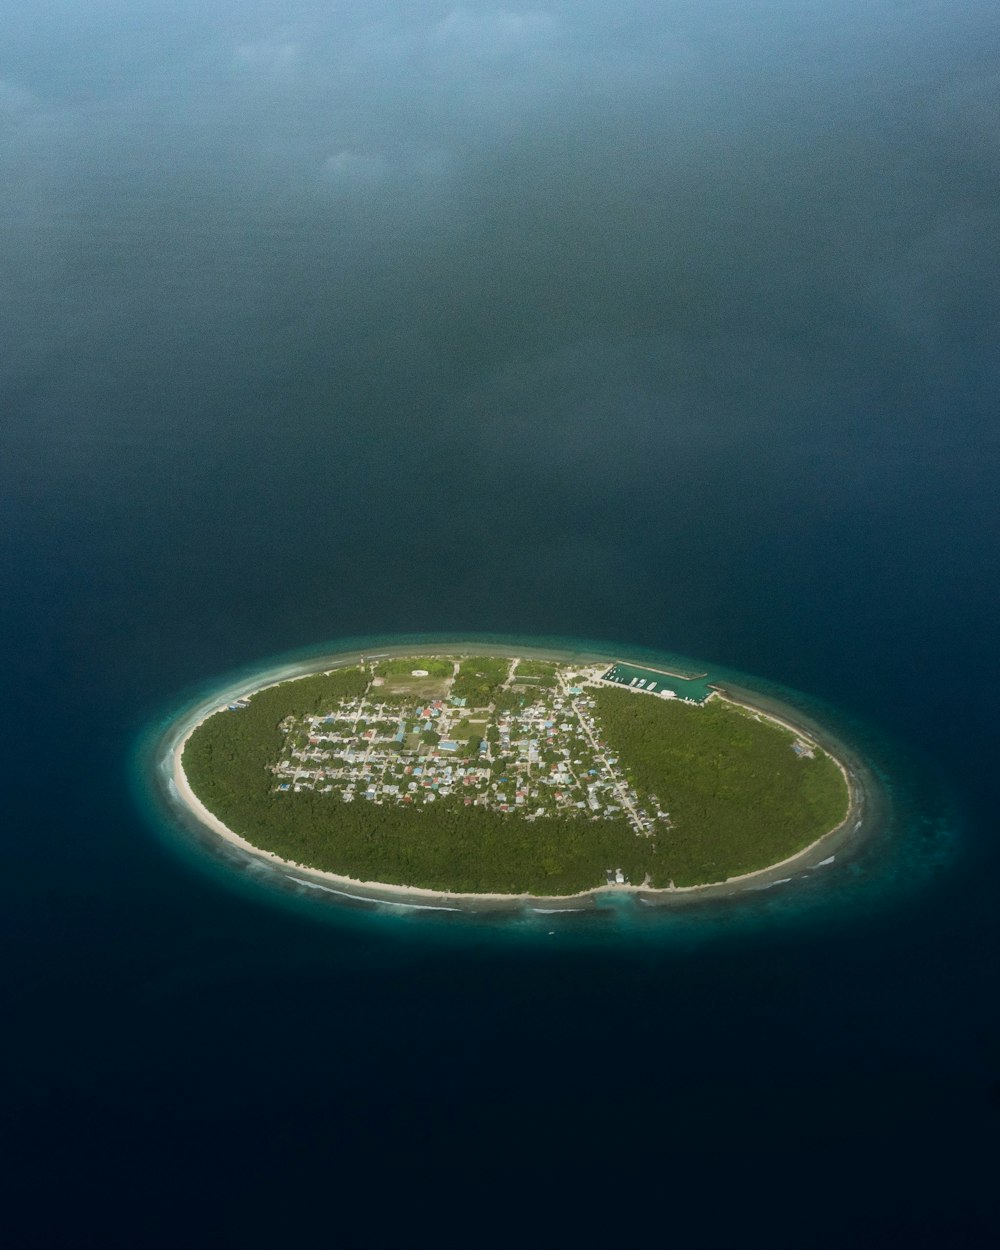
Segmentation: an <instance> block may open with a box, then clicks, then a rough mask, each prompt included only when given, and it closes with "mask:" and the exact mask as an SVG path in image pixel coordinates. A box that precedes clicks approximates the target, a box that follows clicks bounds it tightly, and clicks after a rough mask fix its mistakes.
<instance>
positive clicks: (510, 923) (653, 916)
mask: <svg viewBox="0 0 1000 1250" xmlns="http://www.w3.org/2000/svg"><path fill="white" fill-rule="evenodd" d="M457 644H461V648H460V649H461V650H466V651H467V650H469V649H470V648H471V649H473V650H474V649H483V650H489V649H496V650H497V651H498V652H505V651H509V652H511V653H517V652H519V651H522V650H523V651H524V652H526V653H531V652H532V651H535V652H537V653H539V654H547V655H551V656H554V657H559V658H566V659H571V658H578V659H581V660H583V659H599V658H601V657H606V656H609V655H614V656H617V657H625V656H629V657H631V659H632V664H631V665H629V664H627V663H626V662H625V661H624V660H623V665H624V666H625V667H624V671H625V675H626V677H627V678H628V679H630V678H631V676H632V675H635V674H640V673H642V674H647V675H648V674H649V673H650V672H653V671H660V668H661V667H662V668H666V669H670V670H672V671H674V672H685V673H696V672H701V673H704V674H705V676H704V677H702V678H700V679H696V680H695V681H693V682H692V685H698V686H699V688H700V689H704V692H705V694H707V693H708V692H709V686H710V685H724V686H726V687H729V688H732V689H734V690H744V691H749V692H752V693H753V694H754V695H756V696H758V697H763V699H764V700H765V702H766V701H767V700H768V699H770V700H773V701H774V702H775V703H776V704H777V705H778V706H779V707H780V709H781V710H785V711H789V710H790V711H791V713H792V714H793V715H798V716H800V717H801V718H802V720H803V722H804V723H808V724H809V725H815V726H816V727H817V728H818V729H819V730H820V731H821V732H825V733H826V734H827V735H829V737H830V739H831V742H832V743H833V744H834V745H835V748H836V749H841V750H843V752H844V755H845V757H846V758H847V759H848V761H849V762H850V763H851V764H852V765H854V766H857V767H859V768H860V771H861V772H862V774H863V775H864V776H865V778H866V779H867V799H866V804H867V809H868V810H867V811H866V812H865V813H864V819H865V828H864V830H863V831H862V833H861V834H860V835H858V834H855V835H854V836H849V837H846V838H844V839H843V840H838V842H837V845H836V846H830V847H829V849H828V851H825V852H824V854H823V856H822V859H820V860H819V861H818V862H816V863H813V862H808V863H805V864H792V865H790V866H789V867H788V869H787V872H780V873H779V872H775V873H773V874H770V875H769V876H768V877H767V878H765V879H762V880H761V881H760V882H758V883H755V884H754V885H753V886H752V888H750V889H748V890H745V891H740V892H734V893H732V894H730V895H727V896H725V897H718V896H711V895H709V896H699V895H698V894H691V895H687V896H684V897H683V898H682V899H681V900H680V902H679V903H678V902H674V903H673V904H672V905H671V906H669V907H664V906H657V905H654V904H653V902H652V901H651V900H649V901H644V900H641V899H636V898H634V897H632V896H623V897H615V896H607V895H603V896H598V898H597V905H596V909H591V908H589V907H588V906H586V905H585V904H583V905H581V904H577V905H570V906H569V908H568V909H566V910H564V907H565V905H561V904H559V903H544V902H543V903H540V904H538V905H534V904H531V903H528V904H525V905H518V906H516V907H515V908H513V909H511V908H502V909H499V908H498V909H495V910H485V911H484V910H478V911H477V910H475V909H474V908H472V907H470V906H469V905H468V904H466V905H463V904H462V903H461V902H460V901H457V900H456V901H455V902H450V901H447V900H439V899H433V900H427V901H426V902H421V901H413V902H403V901H400V900H395V899H391V898H389V899H384V900H381V901H372V900H371V899H369V898H366V897H365V896H364V892H360V893H358V894H352V893H351V890H350V887H343V888H340V887H337V888H334V886H332V885H331V884H330V883H325V884H324V883H323V882H321V881H317V880H309V878H308V875H307V874H303V873H302V872H300V871H297V870H295V869H283V868H281V867H279V866H276V865H271V864H268V863H266V862H265V861H263V860H260V859H257V858H256V857H254V856H252V855H250V854H247V853H244V852H243V851H241V850H240V849H239V848H235V847H232V846H229V845H227V844H225V843H224V842H222V840H221V839H219V838H218V837H216V836H215V835H214V834H212V833H211V832H210V831H208V830H205V829H204V828H203V827H202V826H201V825H200V824H199V822H198V821H197V819H196V818H195V817H193V815H192V814H191V813H189V812H188V811H187V809H186V808H185V807H184V805H183V803H181V802H180V801H179V800H178V799H177V796H176V792H175V791H174V790H173V784H172V779H171V777H170V772H171V768H172V755H173V748H174V746H175V744H176V743H177V742H179V740H180V738H181V737H182V736H183V734H184V733H185V732H186V731H187V729H188V728H189V727H190V725H191V724H193V723H195V722H196V721H197V720H198V719H200V717H201V716H203V715H204V714H205V712H206V711H208V710H210V709H211V708H214V707H217V706H219V705H220V704H222V703H224V702H226V701H227V700H228V699H230V698H233V697H235V696H236V695H238V694H242V693H247V692H249V691H251V690H253V689H255V688H257V687H258V686H259V685H260V684H262V682H269V681H274V680H279V679H283V678H286V677H289V676H293V675H295V674H296V673H299V672H308V671H314V670H315V669H316V668H317V666H318V661H320V660H322V661H329V663H330V664H331V665H336V664H338V663H342V662H346V661H350V660H353V659H355V658H356V657H357V656H358V655H359V654H367V655H372V654H381V653H385V652H392V651H400V652H403V653H405V652H406V651H408V650H410V649H412V650H413V651H414V653H420V652H426V653H433V652H434V651H435V650H447V649H448V648H449V647H456V645H457ZM642 665H645V666H649V667H642ZM678 684H679V683H678ZM681 688H683V687H681ZM841 744H842V745H841ZM135 769H136V792H137V795H138V797H139V799H140V802H141V803H142V804H143V806H144V808H145V810H146V812H147V819H148V820H149V821H150V822H151V824H152V825H153V827H154V828H155V829H157V831H158V832H159V834H160V836H161V837H162V838H164V840H165V841H166V844H167V845H168V846H169V847H170V848H171V850H172V852H173V853H175V854H178V855H179V856H181V857H182V859H183V860H184V861H185V862H188V863H189V864H191V865H192V866H194V867H196V868H197V869H198V870H200V871H203V872H207V873H208V874H209V875H210V876H211V877H212V879H214V880H215V881H216V882H217V883H218V884H219V885H220V886H221V887H222V888H229V889H233V888H236V889H239V890H246V891H248V892H249V893H250V894H251V895H252V896H254V897H258V898H261V899H263V900H265V901H267V902H269V903H271V904H272V905H277V906H282V907H291V908H292V909H293V910H295V911H297V912H299V913H301V914H302V915H303V916H307V917H309V918H311V919H314V920H316V921H318V922H320V923H331V922H332V923H358V924H362V925H363V924H388V925H389V927H390V930H398V931H399V932H400V934H409V933H410V932H411V931H412V925H413V924H417V925H419V926H421V927H422V928H424V929H426V928H427V927H428V926H429V927H431V928H434V927H435V926H437V927H439V928H440V927H441V926H444V928H445V929H452V928H454V926H455V925H459V926H462V927H465V928H471V929H473V930H481V931H483V930H485V931H489V932H492V933H495V934H503V935H504V937H505V940H511V939H514V940H521V941H529V942H530V941H532V940H542V939H544V940H550V939H552V938H558V939H559V940H567V939H568V940H570V941H571V942H573V943H579V942H580V941H597V942H607V941H621V940H623V939H629V938H631V939H633V940H638V941H649V940H654V941H655V940H667V941H671V940H674V939H683V940H690V938H691V937H693V936H697V935H709V934H722V933H728V934H730V935H731V936H735V935H736V934H738V933H739V932H743V931H746V930H753V929H754V928H755V927H758V926H762V925H772V924H774V923H775V922H781V923H784V924H809V923H818V922H820V920H821V918H822V917H823V915H824V914H830V909H835V910H836V914H837V915H838V916H839V917H841V918H842V917H843V916H844V915H845V914H847V913H849V912H850V911H858V912H860V913H862V914H863V913H864V911H865V909H866V908H868V907H872V906H877V907H879V908H883V907H885V906H891V905H892V898H893V895H894V894H897V893H898V894H899V895H900V897H903V896H907V895H910V894H911V893H912V892H913V891H915V890H920V889H922V888H927V887H928V885H929V883H930V878H931V875H932V874H933V872H934V871H937V870H940V869H941V868H942V866H943V865H945V864H946V863H947V861H948V857H949V844H950V837H949V834H948V833H947V832H946V831H948V830H951V836H952V837H953V836H955V832H956V830H957V827H958V824H959V820H960V818H959V816H958V813H957V811H955V810H953V809H952V808H951V807H950V805H949V802H948V799H947V797H946V794H945V793H944V791H943V790H940V791H938V792H934V791H933V790H928V789H927V785H926V779H924V780H925V784H924V785H923V786H916V785H915V781H916V777H917V775H918V769H917V765H916V763H915V762H914V761H913V760H912V759H911V760H907V759H905V757H904V755H903V753H902V752H901V750H900V748H899V747H898V746H896V747H893V746H892V745H891V744H890V743H889V742H888V741H887V740H882V741H879V739H878V737H877V736H876V735H875V733H874V732H873V731H872V730H871V729H866V728H864V727H862V726H860V725H857V724H849V723H848V722H847V720H846V718H845V717H843V715H842V714H838V713H837V711H836V710H835V709H833V708H830V707H826V706H823V705H822V704H820V703H819V702H818V701H817V700H811V699H809V698H808V697H807V696H805V695H802V694H801V693H799V692H794V691H789V690H786V689H783V688H781V687H779V686H777V685H775V684H774V683H766V682H761V681H759V680H756V679H753V678H751V677H749V676H747V675H746V674H742V673H738V672H736V671H734V670H730V669H726V668H723V667H721V666H706V665H704V664H699V662H698V661H696V660H693V659H690V658H688V657H683V656H677V655H673V654H665V653H658V652H655V651H652V650H649V649H643V648H635V647H629V646H627V645H625V646H617V645H615V646H609V645H608V644H607V643H601V642H599V641H596V640H585V639H573V638H527V637H522V638H516V639H515V638H503V637H501V636H498V635H481V636H479V637H476V638H470V637H469V636H468V635H464V636H461V637H458V636H451V637H449V636H448V635H382V636H373V637H367V638H365V637H361V638H351V639H344V640H336V641H330V642H328V643H324V644H321V645H318V646H316V647H313V648H308V649H305V650H301V651H298V652H294V653H290V654H287V655H284V656H278V657H274V658H273V659H272V660H270V661H268V662H266V663H264V664H261V665H260V666H254V667H253V668H248V669H246V670H242V671H239V672H234V673H231V674H227V675H225V676H224V677H222V678H220V679H216V680H215V681H213V682H211V683H207V684H206V685H205V686H204V687H203V688H202V689H201V690H199V691H197V692H194V693H192V694H191V695H190V696H189V698H188V699H187V700H186V701H184V702H183V703H182V704H181V705H180V707H179V708H178V709H177V710H175V711H173V712H170V713H167V714H166V715H165V716H164V717H163V718H162V719H161V720H159V721H158V722H157V723H156V724H155V725H153V726H149V727H147V729H146V730H145V732H144V733H143V735H142V736H141V740H140V745H139V747H138V749H137V752H136V756H135ZM931 831H934V835H935V836H931ZM916 848H921V849H920V850H917V849H916ZM348 917H351V919H350V920H349V919H348Z"/></svg>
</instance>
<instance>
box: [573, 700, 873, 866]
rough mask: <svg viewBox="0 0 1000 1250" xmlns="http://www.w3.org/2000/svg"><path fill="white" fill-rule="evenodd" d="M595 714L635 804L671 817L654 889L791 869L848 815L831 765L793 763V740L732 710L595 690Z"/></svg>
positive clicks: (827, 761) (820, 756) (825, 758)
mask: <svg viewBox="0 0 1000 1250" xmlns="http://www.w3.org/2000/svg"><path fill="white" fill-rule="evenodd" d="M595 693H596V697H597V709H596V710H597V714H598V718H599V720H600V722H601V724H602V725H603V727H604V731H605V734H606V738H607V742H608V745H609V747H610V748H611V749H612V750H614V751H615V752H617V753H619V755H620V756H621V759H622V764H623V767H624V770H625V773H626V775H627V776H628V777H629V779H630V780H631V781H632V783H633V785H634V786H635V788H636V791H637V792H638V794H639V798H640V802H642V801H644V800H647V801H648V798H649V796H650V795H655V796H656V798H657V799H658V800H659V804H660V807H661V808H662V810H663V811H666V812H668V813H669V815H670V827H669V829H668V830H665V831H664V832H663V833H661V834H658V835H657V842H658V843H659V844H660V850H659V855H658V856H657V857H656V859H655V860H654V861H652V884H653V885H657V886H666V885H669V884H670V882H671V881H673V883H674V884H675V885H678V886H682V885H699V884H702V883H703V882H708V881H721V880H724V879H725V878H726V877H734V876H738V875H739V874H740V873H745V872H752V871H754V870H755V869H758V868H765V867H767V865H768V864H774V863H777V862H779V861H780V860H783V859H787V858H788V856H789V855H794V854H795V852H796V851H800V850H802V849H803V848H804V847H806V846H808V845H809V843H810V842H815V841H816V839H817V838H818V837H820V836H821V835H822V834H824V833H826V832H828V831H829V830H830V829H832V828H833V827H834V826H835V825H836V824H837V823H838V822H839V821H840V820H842V819H843V817H844V815H845V814H846V811H847V801H848V796H847V787H846V785H845V784H844V778H843V775H842V774H841V772H840V769H839V768H838V767H837V766H836V764H835V763H834V762H833V760H832V759H831V758H830V756H829V755H826V754H825V753H823V752H817V754H816V756H815V758H813V759H808V758H799V757H798V756H797V755H796V754H795V753H794V751H793V750H792V743H793V742H794V741H795V735H794V734H792V733H791V732H790V731H788V730H786V729H782V728H781V727H780V726H778V725H775V724H774V723H773V722H772V721H766V720H758V719H757V718H755V717H754V716H753V715H751V714H750V713H748V712H746V711H744V710H743V709H742V708H739V707H736V706H735V705H733V704H731V703H726V702H722V701H719V700H712V701H711V702H709V703H707V704H705V705H704V706H703V707H698V708H693V707H690V706H689V705H688V704H686V703H683V702H681V701H679V700H678V701H673V700H660V699H651V698H647V697H643V696H641V695H640V696H638V697H637V696H636V695H635V694H632V693H630V692H628V691H626V690H615V689H610V688H606V687H605V688H602V689H600V690H597V691H596V692H595Z"/></svg>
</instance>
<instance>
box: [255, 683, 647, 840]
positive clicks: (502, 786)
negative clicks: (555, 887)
mask: <svg viewBox="0 0 1000 1250" xmlns="http://www.w3.org/2000/svg"><path fill="white" fill-rule="evenodd" d="M595 677H596V675H595ZM517 693H518V694H519V696H520V697H519V698H515V699H511V698H507V699H503V700H498V702H500V705H501V707H500V709H499V710H498V709H497V708H496V707H495V706H494V705H492V704H491V705H490V706H489V707H487V708H483V709H469V708H467V707H466V706H465V702H466V701H465V700H464V699H458V698H442V699H435V700H432V701H429V702H425V703H420V704H409V705H404V704H400V703H399V702H393V701H389V700H386V698H385V696H384V695H383V696H381V697H380V696H379V691H378V690H377V689H374V688H370V689H369V691H368V692H367V693H366V694H365V695H364V696H363V697H361V698H353V699H345V700H343V701H342V702H341V703H340V704H339V705H338V706H336V707H334V708H331V709H330V711H329V712H328V713H327V714H326V715H323V716H312V717H305V718H301V719H299V720H290V721H287V722H286V723H285V724H284V725H283V726H282V728H283V730H284V732H285V738H284V747H283V750H282V753H281V757H280V759H279V760H278V761H277V763H276V764H275V766H274V773H275V786H276V788H277V790H278V792H288V791H301V790H305V789H309V790H314V791H317V792H320V793H324V794H330V795H331V796H333V797H334V798H338V799H340V800H341V801H343V802H346V803H352V802H355V801H358V800H361V801H366V802H371V803H375V804H404V805H413V804H417V805H419V804H428V803H435V802H441V801H450V802H452V803H454V804H461V805H464V806H465V807H484V808H487V809H489V810H492V811H496V812H516V813H518V814H520V815H521V816H523V817H524V818H525V819H527V820H534V819H537V818H538V817H539V816H544V815H560V814H561V815H575V816H578V817H582V818H590V819H595V820H599V819H608V818H611V817H616V816H624V817H625V818H627V819H628V820H629V821H630V822H631V823H632V825H633V826H634V828H635V829H636V832H637V833H650V832H652V830H653V827H654V823H655V820H656V818H657V817H660V818H665V814H664V813H659V812H657V813H654V814H653V815H650V814H649V813H647V812H645V811H643V810H641V809H640V807H639V801H638V798H637V796H636V794H635V791H634V790H633V789H632V788H631V786H630V784H629V782H628V781H627V779H626V777H625V775H624V773H623V772H622V770H621V769H620V768H619V766H618V760H617V759H616V758H615V757H614V756H613V755H611V754H609V752H608V751H607V749H606V747H605V744H604V742H603V739H602V736H601V730H600V726H599V724H598V723H597V721H596V719H595V714H594V706H595V701H594V699H593V698H590V697H588V692H587V689H586V686H585V685H581V686H568V685H566V684H565V683H564V681H563V680H562V679H561V680H560V683H559V685H558V686H556V687H554V688H551V689H548V688H539V687H535V686H530V685H529V686H526V687H519V688H518V690H517ZM511 704H514V706H513V707H512V706H511Z"/></svg>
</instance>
